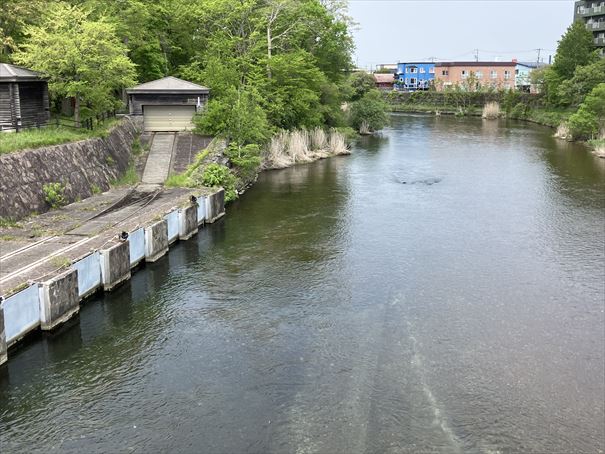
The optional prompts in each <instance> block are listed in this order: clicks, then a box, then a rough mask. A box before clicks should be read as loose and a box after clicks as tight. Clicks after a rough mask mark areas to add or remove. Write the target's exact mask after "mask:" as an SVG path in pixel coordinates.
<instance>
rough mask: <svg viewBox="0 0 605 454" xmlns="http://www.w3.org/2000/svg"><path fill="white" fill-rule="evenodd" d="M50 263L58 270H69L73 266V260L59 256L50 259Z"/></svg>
mask: <svg viewBox="0 0 605 454" xmlns="http://www.w3.org/2000/svg"><path fill="white" fill-rule="evenodd" d="M50 263H52V265H53V266H54V267H56V268H57V269H62V268H67V267H69V266H70V265H71V260H69V258H67V257H65V256H64V255H58V256H56V257H53V258H52V259H50Z"/></svg>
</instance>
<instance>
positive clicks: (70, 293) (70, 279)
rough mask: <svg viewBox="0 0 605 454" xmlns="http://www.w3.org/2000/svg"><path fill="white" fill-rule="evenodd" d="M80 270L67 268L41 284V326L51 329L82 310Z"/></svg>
mask: <svg viewBox="0 0 605 454" xmlns="http://www.w3.org/2000/svg"><path fill="white" fill-rule="evenodd" d="M79 300H80V298H79V297H78V271H77V270H73V269H71V270H67V271H65V272H63V273H61V274H59V275H58V276H55V277H53V278H52V279H49V280H48V281H46V282H43V283H42V284H41V285H40V328H42V329H43V330H51V329H53V328H55V327H56V326H57V325H60V324H61V323H64V322H66V321H67V320H69V319H70V318H71V317H72V316H74V315H75V314H77V313H78V311H79V310H80V306H79V304H78V303H79Z"/></svg>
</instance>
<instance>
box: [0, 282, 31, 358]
mask: <svg viewBox="0 0 605 454" xmlns="http://www.w3.org/2000/svg"><path fill="white" fill-rule="evenodd" d="M2 307H3V308H4V332H5V336H6V344H7V346H9V347H10V346H11V345H12V344H13V343H15V342H16V341H18V340H19V339H21V338H22V337H23V336H25V335H26V334H27V333H29V332H30V331H31V330H33V329H36V328H37V327H38V326H40V300H39V294H38V284H34V285H31V286H29V287H28V288H26V289H25V290H21V291H20V292H18V293H15V294H14V295H12V296H9V297H8V298H7V299H6V300H4V301H3V302H2Z"/></svg>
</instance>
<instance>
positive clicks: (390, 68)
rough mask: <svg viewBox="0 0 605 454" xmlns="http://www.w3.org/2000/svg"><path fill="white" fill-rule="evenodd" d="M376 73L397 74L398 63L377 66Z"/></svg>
mask: <svg viewBox="0 0 605 454" xmlns="http://www.w3.org/2000/svg"><path fill="white" fill-rule="evenodd" d="M376 72H377V73H391V74H395V73H396V72H397V63H383V64H381V65H376Z"/></svg>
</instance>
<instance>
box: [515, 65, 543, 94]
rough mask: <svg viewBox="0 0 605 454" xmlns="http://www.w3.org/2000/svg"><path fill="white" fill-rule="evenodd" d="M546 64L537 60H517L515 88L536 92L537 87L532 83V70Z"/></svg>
mask: <svg viewBox="0 0 605 454" xmlns="http://www.w3.org/2000/svg"><path fill="white" fill-rule="evenodd" d="M543 66H545V64H544V63H537V62H517V66H516V67H515V88H516V89H517V90H519V91H523V92H526V93H536V87H534V86H533V85H532V83H531V72H532V71H533V70H534V69H538V68H541V67H543Z"/></svg>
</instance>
